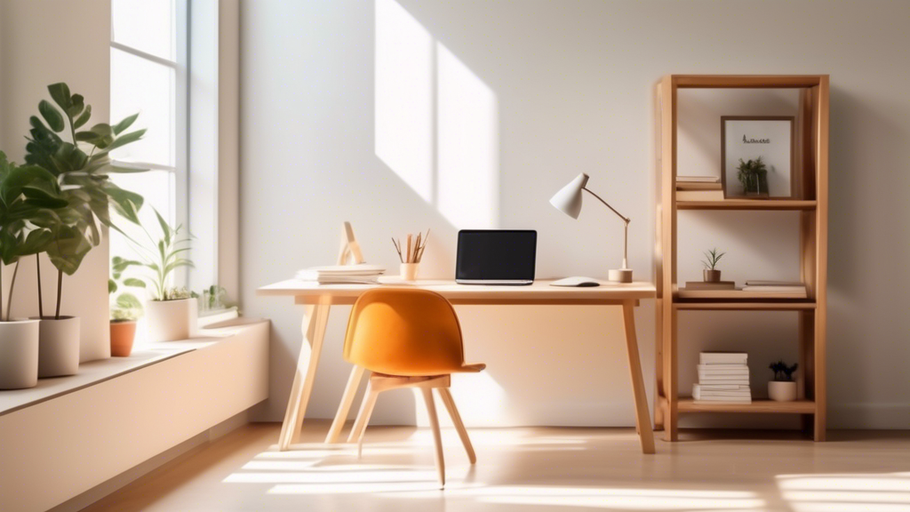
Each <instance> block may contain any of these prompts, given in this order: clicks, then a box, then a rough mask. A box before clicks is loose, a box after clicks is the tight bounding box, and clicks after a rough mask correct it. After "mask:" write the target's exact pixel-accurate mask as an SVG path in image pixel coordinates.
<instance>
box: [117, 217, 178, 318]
mask: <svg viewBox="0 0 910 512" xmlns="http://www.w3.org/2000/svg"><path fill="white" fill-rule="evenodd" d="M153 210H154V211H155V216H156V217H157V218H158V225H159V226H160V227H161V233H162V236H161V238H158V239H156V238H155V237H153V236H152V235H151V233H149V231H148V229H146V228H145V226H142V225H140V227H142V231H143V232H144V233H145V236H146V237H147V238H148V242H146V243H143V244H140V243H137V242H135V241H133V240H132V239H129V241H130V242H131V243H132V245H133V246H134V247H135V248H136V250H137V252H138V253H139V254H140V259H141V261H137V260H121V261H120V263H119V264H120V265H121V266H122V270H126V269H127V268H128V267H131V266H139V267H144V268H146V269H147V270H149V271H150V272H149V273H150V275H148V276H145V277H143V278H142V279H139V280H137V281H138V283H136V284H135V286H142V287H144V288H146V289H147V290H148V292H149V295H150V296H151V299H152V300H156V301H159V300H180V299H189V298H191V297H193V296H194V295H195V294H193V293H190V292H189V291H187V289H186V288H177V287H175V286H173V285H172V284H171V278H172V276H173V273H174V271H175V270H177V269H178V268H181V267H190V268H192V267H193V262H192V261H190V260H189V258H185V257H184V256H183V253H185V252H187V251H189V250H190V245H189V244H190V240H191V238H190V237H189V236H185V235H183V234H182V233H181V231H182V229H183V226H180V225H178V226H177V227H172V226H171V225H170V224H168V223H167V221H165V220H164V217H162V216H161V214H160V213H158V210H155V209H154V208H153ZM122 270H121V271H122ZM139 283H141V284H139Z"/></svg>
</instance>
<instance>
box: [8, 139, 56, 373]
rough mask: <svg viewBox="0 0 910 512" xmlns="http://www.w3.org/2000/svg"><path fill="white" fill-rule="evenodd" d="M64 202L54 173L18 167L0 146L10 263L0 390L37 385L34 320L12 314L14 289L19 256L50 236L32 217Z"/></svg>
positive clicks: (33, 251) (37, 247)
mask: <svg viewBox="0 0 910 512" xmlns="http://www.w3.org/2000/svg"><path fill="white" fill-rule="evenodd" d="M66 204H67V202H66V201H65V200H63V199H62V198H61V197H60V187H59V185H58V184H57V180H56V179H55V178H54V176H53V175H51V174H50V173H49V172H47V171H46V170H44V169H42V168H40V167H36V166H22V167H19V166H17V165H16V164H14V163H12V162H9V161H8V160H7V158H6V154H4V153H3V152H2V151H0V261H2V264H3V265H15V266H14V267H13V273H12V276H11V278H10V283H9V292H8V294H7V296H6V300H3V299H4V297H3V290H4V285H3V274H2V269H0V389H22V388H30V387H34V386H36V385H37V384H38V345H39V342H38V339H39V322H38V320H34V319H32V320H20V319H14V318H13V317H12V314H11V313H12V310H13V304H12V301H13V292H14V290H15V288H16V276H17V275H18V274H19V262H20V260H21V259H22V258H23V257H25V256H29V255H32V254H37V253H38V252H40V251H41V248H42V247H44V246H45V244H46V243H47V242H48V240H49V239H50V236H51V234H50V232H49V231H48V230H46V229H43V228H38V227H36V226H35V225H34V223H33V221H34V220H35V219H36V218H37V217H38V216H39V215H43V214H45V213H47V211H48V210H53V209H56V208H60V207H63V206H66Z"/></svg>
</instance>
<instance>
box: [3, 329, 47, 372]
mask: <svg viewBox="0 0 910 512" xmlns="http://www.w3.org/2000/svg"><path fill="white" fill-rule="evenodd" d="M37 385H38V321H37V320H17V321H14V322H0V389H22V388H33V387H35V386H37Z"/></svg>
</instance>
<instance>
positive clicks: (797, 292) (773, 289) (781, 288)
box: [743, 280, 808, 299]
mask: <svg viewBox="0 0 910 512" xmlns="http://www.w3.org/2000/svg"><path fill="white" fill-rule="evenodd" d="M743 291H747V292H753V293H773V294H776V295H775V296H776V297H777V298H789V299H805V298H806V297H807V296H808V294H807V293H806V285H804V284H803V283H800V282H799V281H757V280H751V281H746V286H744V287H743Z"/></svg>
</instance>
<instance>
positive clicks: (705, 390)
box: [692, 384, 752, 400]
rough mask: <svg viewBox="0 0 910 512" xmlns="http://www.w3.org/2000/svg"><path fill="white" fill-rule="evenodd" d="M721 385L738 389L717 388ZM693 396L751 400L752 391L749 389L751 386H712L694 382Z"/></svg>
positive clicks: (710, 398)
mask: <svg viewBox="0 0 910 512" xmlns="http://www.w3.org/2000/svg"><path fill="white" fill-rule="evenodd" d="M719 387H724V388H736V389H715V388H719ZM692 398H694V399H696V400H715V399H716V400H734V399H740V400H751V399H752V392H751V390H750V389H749V386H711V385H705V384H693V385H692Z"/></svg>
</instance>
